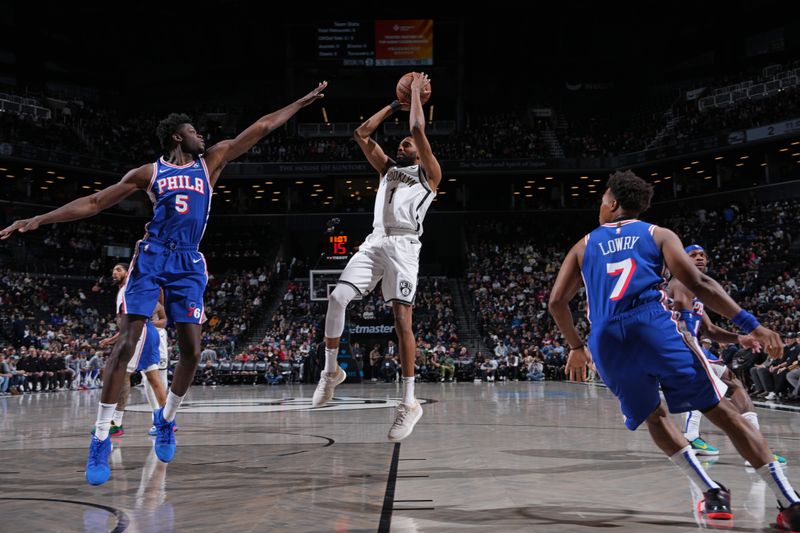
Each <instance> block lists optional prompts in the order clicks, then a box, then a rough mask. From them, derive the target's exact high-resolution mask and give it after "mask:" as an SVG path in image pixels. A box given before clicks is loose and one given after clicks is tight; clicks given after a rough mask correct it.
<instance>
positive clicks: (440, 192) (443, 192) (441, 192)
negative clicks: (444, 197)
mask: <svg viewBox="0 0 800 533" xmlns="http://www.w3.org/2000/svg"><path fill="white" fill-rule="evenodd" d="M436 194H447V191H438V192H437V193H436Z"/></svg>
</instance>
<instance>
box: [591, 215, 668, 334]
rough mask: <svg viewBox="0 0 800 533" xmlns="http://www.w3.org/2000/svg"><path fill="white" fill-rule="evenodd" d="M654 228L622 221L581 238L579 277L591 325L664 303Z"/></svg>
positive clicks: (662, 282) (658, 252) (664, 296)
mask: <svg viewBox="0 0 800 533" xmlns="http://www.w3.org/2000/svg"><path fill="white" fill-rule="evenodd" d="M655 228H656V226H654V225H652V224H648V223H646V222H641V221H639V220H623V221H620V222H612V223H609V224H603V225H602V226H600V227H598V228H597V229H595V230H594V231H592V232H591V233H590V234H588V235H587V236H586V237H585V238H584V240H585V243H586V251H585V252H584V254H583V264H582V266H581V274H582V275H583V281H584V283H585V284H586V299H587V300H588V307H589V312H588V317H589V320H590V321H592V322H595V321H604V320H607V319H609V318H612V317H614V316H617V315H619V314H621V313H625V312H626V311H630V310H632V309H634V308H636V307H639V306H640V305H644V304H646V303H649V302H658V301H661V302H663V301H666V292H664V291H663V290H662V289H663V284H664V277H663V271H664V257H663V256H662V254H661V250H660V249H659V248H658V246H657V245H656V243H655V240H654V239H653V231H654V230H655Z"/></svg>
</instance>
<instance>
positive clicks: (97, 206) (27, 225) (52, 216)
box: [0, 163, 153, 239]
mask: <svg viewBox="0 0 800 533" xmlns="http://www.w3.org/2000/svg"><path fill="white" fill-rule="evenodd" d="M152 177H153V164H152V163H148V164H147V165H142V166H140V167H139V168H135V169H133V170H130V171H128V173H127V174H125V175H124V176H123V177H122V179H121V180H120V181H119V182H118V183H115V184H114V185H112V186H111V187H106V188H105V189H103V190H101V191H98V192H96V193H94V194H90V195H89V196H83V197H81V198H78V199H77V200H73V201H71V202H70V203H68V204H66V205H63V206H61V207H59V208H58V209H54V210H52V211H49V212H47V213H45V214H43V215H37V216H35V217H33V218H26V219H22V220H17V221H16V222H14V223H13V224H11V225H10V226H8V227H7V228H5V229H3V230H0V239H8V238H9V237H11V235H13V234H14V232H15V231H18V232H20V233H25V232H26V231H33V230H35V229H37V228H38V227H39V226H42V225H44V224H56V223H58V222H70V221H72V220H81V219H83V218H89V217H93V216H95V215H96V214H98V213H99V212H100V211H103V210H104V209H108V208H109V207H111V206H114V205H117V204H118V203H120V202H121V201H122V200H124V199H125V198H127V197H128V196H130V195H131V194H133V193H134V192H136V191H137V190H138V189H146V188H147V186H148V184H149V183H150V179H151V178H152Z"/></svg>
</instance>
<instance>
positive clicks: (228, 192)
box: [222, 191, 231, 194]
mask: <svg viewBox="0 0 800 533" xmlns="http://www.w3.org/2000/svg"><path fill="white" fill-rule="evenodd" d="M222 192H224V193H225V194H230V193H231V191H222Z"/></svg>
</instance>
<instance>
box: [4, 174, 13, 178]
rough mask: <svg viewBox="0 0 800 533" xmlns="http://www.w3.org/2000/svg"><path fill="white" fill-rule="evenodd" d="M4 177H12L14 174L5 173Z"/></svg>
mask: <svg viewBox="0 0 800 533" xmlns="http://www.w3.org/2000/svg"><path fill="white" fill-rule="evenodd" d="M6 177H7V178H13V177H14V174H6Z"/></svg>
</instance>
